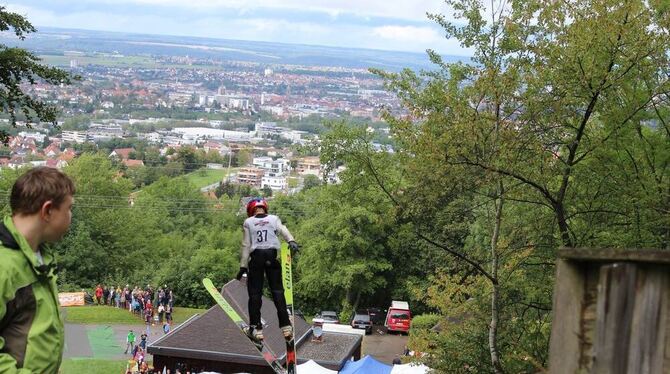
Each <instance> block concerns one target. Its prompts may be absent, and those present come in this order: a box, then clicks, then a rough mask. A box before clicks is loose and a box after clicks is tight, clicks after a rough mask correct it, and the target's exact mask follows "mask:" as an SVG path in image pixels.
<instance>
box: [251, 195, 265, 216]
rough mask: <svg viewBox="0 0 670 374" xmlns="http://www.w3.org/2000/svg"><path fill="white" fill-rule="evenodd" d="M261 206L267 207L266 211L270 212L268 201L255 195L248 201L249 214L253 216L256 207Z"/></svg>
mask: <svg viewBox="0 0 670 374" xmlns="http://www.w3.org/2000/svg"><path fill="white" fill-rule="evenodd" d="M258 207H261V208H263V209H265V213H267V212H268V202H267V201H265V199H264V198H262V197H255V198H253V199H251V201H249V202H248V203H247V216H249V217H251V216H253V215H254V211H255V210H256V208H258Z"/></svg>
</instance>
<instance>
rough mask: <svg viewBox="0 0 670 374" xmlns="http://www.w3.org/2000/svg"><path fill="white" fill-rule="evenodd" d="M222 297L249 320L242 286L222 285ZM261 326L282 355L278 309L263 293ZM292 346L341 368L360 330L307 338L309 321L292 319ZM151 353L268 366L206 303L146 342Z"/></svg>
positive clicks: (302, 357) (270, 344)
mask: <svg viewBox="0 0 670 374" xmlns="http://www.w3.org/2000/svg"><path fill="white" fill-rule="evenodd" d="M222 294H223V296H224V297H225V299H226V300H228V302H229V303H230V304H231V306H232V307H233V308H234V309H235V310H236V311H237V313H238V314H239V315H240V316H242V318H243V319H244V320H245V321H248V320H249V319H248V312H247V301H248V296H247V289H246V285H245V284H243V283H242V282H239V281H237V280H232V281H230V282H228V283H227V284H226V285H225V286H224V287H223V293H222ZM261 315H262V316H263V320H264V322H263V323H264V324H265V328H264V335H265V343H266V345H267V346H268V348H269V349H270V350H271V351H272V352H274V353H275V355H276V356H277V357H278V358H279V359H280V360H282V361H283V360H284V359H285V356H286V354H285V353H286V345H285V341H284V338H283V336H282V334H281V330H280V329H279V326H278V319H277V312H276V310H275V307H274V304H273V302H272V300H270V299H268V298H266V297H263V306H262V308H261ZM295 331H296V346H297V353H298V357H299V359H300V362H303V361H307V360H310V359H312V360H314V361H316V362H317V363H319V364H321V365H328V366H329V367H333V366H337V367H338V368H339V367H341V366H342V365H343V364H344V362H345V361H346V360H348V359H349V358H350V357H351V356H352V353H353V352H354V351H355V349H356V348H357V347H358V346H360V344H361V342H362V337H361V336H360V335H352V334H339V333H324V334H323V336H324V338H323V342H322V343H315V342H312V341H311V336H312V335H311V326H310V325H308V324H307V322H306V321H305V320H304V319H302V318H300V317H296V318H295ZM148 352H149V353H151V354H153V355H163V356H172V357H182V358H191V359H202V360H208V361H222V362H231V363H237V364H251V365H267V364H266V363H265V360H264V359H263V357H262V356H261V354H260V353H259V352H258V350H257V349H256V348H255V347H254V345H253V344H252V343H251V342H250V341H249V339H247V338H246V337H244V336H243V335H242V332H241V331H240V330H239V328H238V327H237V326H236V325H235V323H233V321H232V320H231V319H230V318H229V317H228V316H227V315H226V314H225V312H224V311H223V310H222V309H221V308H220V307H218V306H214V307H212V308H210V309H209V310H208V311H207V312H205V313H204V314H202V315H197V316H195V317H193V318H191V319H190V320H188V321H186V322H184V323H183V324H182V325H180V326H179V327H177V328H176V329H174V330H173V331H172V332H170V333H169V334H167V335H165V336H164V337H162V338H161V339H159V340H157V341H155V342H154V343H152V344H150V345H149V347H148Z"/></svg>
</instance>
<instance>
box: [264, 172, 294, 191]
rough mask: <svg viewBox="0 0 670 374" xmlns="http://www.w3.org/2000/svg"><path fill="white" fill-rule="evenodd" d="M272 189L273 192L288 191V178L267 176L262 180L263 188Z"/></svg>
mask: <svg viewBox="0 0 670 374" xmlns="http://www.w3.org/2000/svg"><path fill="white" fill-rule="evenodd" d="M265 187H270V188H271V189H272V190H273V191H286V190H287V189H288V181H287V180H286V177H271V176H268V175H267V174H266V175H265V176H264V177H263V179H261V188H265Z"/></svg>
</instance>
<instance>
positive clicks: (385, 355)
mask: <svg viewBox="0 0 670 374" xmlns="http://www.w3.org/2000/svg"><path fill="white" fill-rule="evenodd" d="M377 330H378V329H377V326H375V329H374V330H373V333H372V334H370V335H366V336H365V337H364V338H363V348H362V355H363V356H365V355H370V356H372V357H374V358H375V359H377V360H378V361H380V362H383V363H385V364H387V365H391V363H392V362H393V359H394V358H395V357H396V356H398V357H400V356H402V353H403V351H404V349H405V345H407V336H405V335H395V334H394V335H391V334H383V335H380V334H379V333H378V332H377ZM382 331H383V330H382Z"/></svg>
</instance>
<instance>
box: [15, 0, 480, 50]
mask: <svg viewBox="0 0 670 374" xmlns="http://www.w3.org/2000/svg"><path fill="white" fill-rule="evenodd" d="M15 1H16V0H15ZM6 7H7V9H8V10H10V11H13V12H17V13H20V14H22V15H24V16H26V17H27V18H28V20H29V21H30V22H31V23H32V24H33V25H35V26H36V27H37V28H38V29H39V27H40V26H49V27H62V28H77V29H87V30H104V31H121V32H131V33H144V34H165V35H186V36H202V37H210V38H223V39H240V40H256V41H268V42H282V43H298V44H315V45H327V46H337V47H355V48H372V49H384V50H396V51H411V52H423V51H425V50H426V49H427V48H432V49H435V50H437V51H438V52H440V53H442V54H450V55H470V54H471V53H470V52H469V51H468V50H465V49H463V48H461V47H460V46H459V43H458V42H457V41H454V40H447V39H446V38H445V37H444V32H443V30H442V29H441V28H440V27H439V26H438V25H437V24H435V23H434V22H432V21H430V20H428V19H427V17H426V12H431V13H442V14H445V15H447V16H448V17H449V18H451V17H450V13H451V12H450V11H449V9H447V8H446V6H445V5H444V2H443V1H442V0H329V1H327V0H245V1H242V0H188V1H186V0H20V2H19V1H16V2H12V3H8V4H6Z"/></svg>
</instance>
